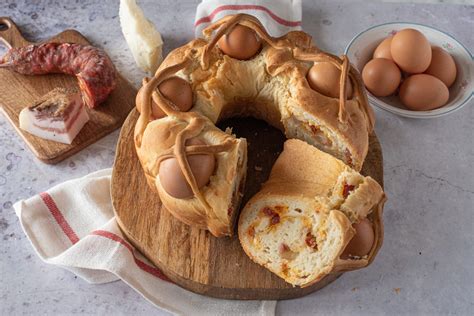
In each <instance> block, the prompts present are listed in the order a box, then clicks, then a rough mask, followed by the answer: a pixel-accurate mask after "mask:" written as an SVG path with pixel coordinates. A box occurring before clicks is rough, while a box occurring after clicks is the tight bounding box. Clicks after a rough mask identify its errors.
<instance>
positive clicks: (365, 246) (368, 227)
mask: <svg viewBox="0 0 474 316" xmlns="http://www.w3.org/2000/svg"><path fill="white" fill-rule="evenodd" d="M352 227H353V228H354V229H355V231H356V233H355V235H354V237H352V239H351V241H349V243H348V244H347V246H346V249H344V251H343V253H342V255H341V258H343V259H347V258H349V255H352V256H357V257H363V256H365V255H367V254H369V252H370V250H371V249H372V246H373V245H374V241H375V234H374V229H373V227H372V223H371V222H370V221H369V220H368V219H366V218H364V219H362V220H360V221H359V222H358V223H355V224H353V225H352Z"/></svg>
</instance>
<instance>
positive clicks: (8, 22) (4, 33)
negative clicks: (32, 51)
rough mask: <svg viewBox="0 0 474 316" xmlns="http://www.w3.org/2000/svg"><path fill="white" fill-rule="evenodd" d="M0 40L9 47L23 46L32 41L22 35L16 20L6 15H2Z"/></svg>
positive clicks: (0, 18) (0, 19)
mask: <svg viewBox="0 0 474 316" xmlns="http://www.w3.org/2000/svg"><path fill="white" fill-rule="evenodd" d="M0 40H1V41H2V42H3V43H4V44H5V45H6V46H7V47H8V48H12V47H21V46H25V45H28V44H29V43H30V42H28V41H27V40H26V39H25V38H24V37H23V35H21V32H20V29H19V28H18V26H17V25H16V24H15V22H13V20H12V19H10V18H9V17H6V16H3V17H0Z"/></svg>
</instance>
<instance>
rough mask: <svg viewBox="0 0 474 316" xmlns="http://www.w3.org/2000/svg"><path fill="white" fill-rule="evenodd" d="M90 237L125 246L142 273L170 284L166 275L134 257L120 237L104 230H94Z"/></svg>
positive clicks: (131, 249) (130, 249) (128, 246)
mask: <svg viewBox="0 0 474 316" xmlns="http://www.w3.org/2000/svg"><path fill="white" fill-rule="evenodd" d="M91 235H96V236H101V237H104V238H108V239H110V240H113V241H115V242H118V243H119V244H121V245H123V246H125V248H127V249H128V250H129V251H130V252H131V253H132V256H133V260H135V263H136V265H137V266H138V267H139V268H140V269H142V270H143V271H146V272H148V273H150V274H153V275H154V276H156V277H158V278H160V279H162V280H164V281H168V282H170V279H168V277H167V276H166V275H164V274H163V272H161V270H160V269H158V268H155V267H153V266H151V265H149V264H147V263H145V262H143V261H141V260H140V259H138V258H137V257H136V256H135V253H134V251H133V247H132V246H131V245H130V244H129V243H128V242H126V241H125V240H124V239H123V238H121V237H120V236H118V235H116V234H114V233H112V232H109V231H106V230H95V231H93V232H92V233H91Z"/></svg>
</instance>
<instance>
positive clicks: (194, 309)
mask: <svg viewBox="0 0 474 316" xmlns="http://www.w3.org/2000/svg"><path fill="white" fill-rule="evenodd" d="M111 173H112V169H105V170H101V171H97V172H95V173H92V174H89V175H87V176H85V177H83V178H79V179H75V180H70V181H66V182H64V183H62V184H59V185H57V186H55V187H53V188H51V189H50V190H48V191H47V192H43V193H40V194H38V195H35V196H33V197H31V198H29V199H27V200H22V201H19V202H17V203H15V205H14V208H15V212H16V214H17V216H18V218H19V219H20V223H21V225H22V227H23V230H24V231H25V234H26V236H27V237H28V239H29V240H30V242H31V244H32V245H33V248H34V249H35V250H36V252H37V254H38V256H39V257H40V258H41V259H42V260H43V261H45V262H46V263H49V264H52V265H56V266H59V267H62V268H65V269H67V270H70V271H71V272H73V273H75V274H76V275H77V276H79V277H81V278H83V279H84V280H86V281H87V282H90V283H96V284H100V283H106V282H112V281H116V280H119V279H121V280H122V281H124V282H125V283H127V284H128V285H130V286H131V287H132V288H133V289H134V290H135V291H137V292H138V293H140V294H141V295H142V296H143V297H145V298H146V299H147V300H149V301H150V302H151V303H153V304H155V305H156V306H159V307H160V308H163V309H165V310H168V311H169V312H171V313H174V314H182V315H274V313H275V306H276V302H275V301H232V300H220V299H213V298H209V297H205V296H202V295H198V294H194V293H192V292H189V291H187V290H184V289H182V288H180V287H179V286H177V285H175V284H173V283H172V282H170V281H169V280H168V279H167V278H166V276H165V275H163V273H162V272H161V271H160V270H159V269H157V268H156V267H155V266H153V264H151V263H150V262H149V261H148V260H147V259H146V258H145V257H143V256H142V255H141V254H140V253H139V252H138V251H137V250H135V249H134V247H133V246H132V245H131V244H130V243H129V242H127V240H126V239H125V238H124V236H123V235H122V233H121V231H120V229H119V228H118V226H117V222H116V220H115V217H114V212H113V206H112V201H111V197H110V177H111Z"/></svg>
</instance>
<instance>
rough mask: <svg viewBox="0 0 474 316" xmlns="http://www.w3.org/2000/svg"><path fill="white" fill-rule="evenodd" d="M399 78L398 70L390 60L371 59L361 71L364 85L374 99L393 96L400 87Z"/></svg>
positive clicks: (400, 75)
mask: <svg viewBox="0 0 474 316" xmlns="http://www.w3.org/2000/svg"><path fill="white" fill-rule="evenodd" d="M401 77H402V74H401V72H400V69H398V67H397V65H395V63H394V62H393V61H392V60H390V59H385V58H375V59H372V60H371V61H369V62H368V63H367V64H366V65H365V66H364V69H362V80H363V81H364V85H365V87H366V88H367V89H368V90H369V91H370V92H371V93H372V94H373V95H375V96H376V97H386V96H389V95H391V94H393V93H394V92H395V91H396V90H397V88H398V86H399V85H400V80H401Z"/></svg>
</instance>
